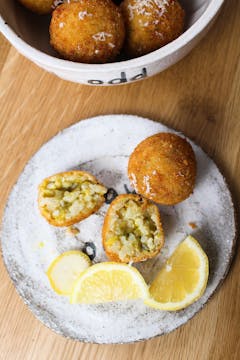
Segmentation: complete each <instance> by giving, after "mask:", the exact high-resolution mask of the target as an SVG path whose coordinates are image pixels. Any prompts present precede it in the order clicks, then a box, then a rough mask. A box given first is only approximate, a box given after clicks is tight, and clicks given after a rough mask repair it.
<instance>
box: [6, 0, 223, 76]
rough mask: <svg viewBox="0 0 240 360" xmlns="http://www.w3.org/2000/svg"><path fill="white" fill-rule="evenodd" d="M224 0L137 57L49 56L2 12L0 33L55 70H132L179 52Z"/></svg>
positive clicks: (203, 26)
mask: <svg viewBox="0 0 240 360" xmlns="http://www.w3.org/2000/svg"><path fill="white" fill-rule="evenodd" d="M224 1H225V0H211V1H210V3H209V4H208V6H207V8H206V9H205V11H204V12H203V14H202V15H201V16H200V17H199V19H198V20H197V21H196V22H195V23H194V24H193V25H192V26H191V27H190V28H189V29H187V30H186V31H185V32H184V33H183V34H182V35H180V36H179V37H178V38H177V39H175V40H173V41H172V42H170V43H169V44H167V45H165V46H163V47H162V48H160V49H158V50H155V51H153V52H151V53H149V54H147V55H143V56H140V57H138V58H134V59H130V60H124V61H119V62H113V63H106V64H84V63H77V62H73V61H69V60H64V59H60V58H56V57H54V56H52V55H48V54H46V53H44V52H42V51H40V50H38V49H36V48H34V47H33V46H31V45H29V44H27V43H26V42H25V41H24V40H22V39H21V38H20V36H18V35H17V34H16V33H15V32H14V31H13V30H12V28H11V27H10V26H9V25H8V24H7V23H6V21H5V20H4V19H3V17H2V15H1V14H0V32H2V34H3V35H4V36H5V37H6V38H7V39H8V40H9V42H10V43H11V44H12V45H13V46H14V47H15V48H16V49H17V50H18V51H19V52H20V53H21V54H23V55H24V56H26V57H27V58H29V59H31V60H32V61H36V62H37V63H41V64H44V65H48V66H50V67H54V68H56V69H61V70H71V71H72V70H77V71H84V72H85V71H96V72H98V73H99V72H104V71H106V70H108V71H114V70H122V69H123V68H124V69H131V68H136V67H144V66H146V65H147V64H149V63H154V62H156V61H159V60H160V59H163V58H165V57H167V56H169V55H171V54H172V53H174V52H176V51H178V50H179V49H180V48H182V47H184V46H185V45H186V44H187V43H188V42H190V41H191V40H193V39H194V38H195V37H196V36H197V35H198V34H199V33H201V32H202V30H203V29H204V28H205V27H206V26H207V25H208V24H209V23H210V22H211V20H212V19H213V18H214V17H215V15H216V14H217V12H218V11H219V10H220V8H221V6H222V5H223V3H224Z"/></svg>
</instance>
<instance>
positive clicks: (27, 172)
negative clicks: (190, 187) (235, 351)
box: [2, 115, 236, 343]
mask: <svg viewBox="0 0 240 360" xmlns="http://www.w3.org/2000/svg"><path fill="white" fill-rule="evenodd" d="M161 131H163V132H166V131H171V132H173V130H171V129H169V128H167V127H166V126H163V125H162V124H160V123H157V122H153V121H150V120H147V119H143V118H139V117H136V116H126V115H109V116H100V117H96V118H93V119H90V120H85V121H81V122H79V123H77V124H76V125H74V126H71V127H70V128H67V129H66V130H64V131H62V132H61V133H59V134H58V135H57V136H55V137H54V138H53V139H51V140H50V141H49V142H48V143H46V144H45V145H43V146H42V147H41V149H40V150H39V151H38V152H37V153H36V154H35V155H34V156H33V157H32V159H31V160H30V161H29V162H28V164H27V165H26V167H25V169H24V171H23V172H22V174H21V176H20V177H19V179H18V182H17V183H16V185H15V186H14V188H13V190H12V192H11V195H10V197H9V200H8V203H7V206H6V209H5V214H4V218H3V226H2V251H3V257H4V261H5V264H6V267H7V269H8V272H9V274H10V277H11V278H12V280H13V282H14V284H15V286H16V288H17V290H18V292H19V294H20V295H21V296H22V297H23V299H24V301H25V303H26V304H27V305H28V306H29V307H30V309H31V310H32V311H33V313H34V314H35V315H36V316H37V318H38V319H40V320H41V321H42V322H43V323H44V324H45V325H47V326H48V327H50V328H51V329H53V330H55V331H56V332H58V333H59V334H62V335H64V336H66V337H70V338H74V339H77V340H81V341H87V342H96V343H126V342H132V341H138V340H143V339H149V338H151V337H154V336H157V335H162V334H166V333H168V332H169V331H172V330H174V329H176V328H177V327H179V326H180V325H182V324H184V323H186V322H187V321H188V320H189V319H190V318H191V317H192V316H193V315H194V314H196V313H197V312H198V311H199V310H200V309H201V308H202V306H203V305H204V304H205V303H206V302H207V300H208V299H209V297H210V296H211V295H212V294H213V292H214V291H215V290H216V288H217V286H218V285H219V284H220V283H221V281H222V280H223V278H224V277H225V276H226V274H227V271H228V269H229V265H230V261H231V258H232V255H233V251H234V243H235V231H236V229H235V220H234V208H233V204H232V200H231V195H230V192H229V190H228V188H227V185H226V183H225V181H224V178H223V176H222V175H221V173H220V172H219V170H218V168H217V166H216V165H215V164H214V162H213V161H212V160H211V159H210V158H209V157H208V156H207V155H206V154H205V153H204V152H203V151H202V150H201V149H200V148H199V147H198V146H196V145H194V144H193V143H192V145H193V148H194V151H195V154H196V158H197V164H198V175H197V183H196V187H195V191H194V194H193V195H192V196H191V197H190V198H188V199H187V200H185V201H184V202H182V203H181V204H179V205H177V206H162V207H160V210H161V214H162V218H163V226H164V230H165V235H166V237H165V246H164V249H163V251H161V254H160V255H159V256H158V257H156V258H154V259H152V260H149V261H146V262H144V263H141V264H138V265H137V267H138V269H139V270H140V271H141V273H142V274H143V276H144V277H145V279H146V281H147V282H149V281H151V279H152V278H153V276H154V274H155V273H156V271H157V270H158V269H159V268H160V267H161V264H162V263H163V261H164V260H165V259H166V258H167V257H169V255H170V254H171V252H172V251H173V250H174V248H175V247H176V246H177V244H178V243H179V242H180V241H181V240H183V239H184V238H185V236H186V235H187V234H194V235H195V236H196V238H197V239H198V240H199V242H200V243H201V245H202V247H203V248H204V250H205V251H206V253H207V255H208V257H209V261H210V278H209V282H208V286H207V289H206V291H205V293H204V295H203V296H202V298H201V299H200V300H199V301H197V302H196V303H194V304H193V305H191V306H189V307H188V308H187V309H185V310H182V311H178V312H172V313H171V312H162V311H158V310H154V309H150V308H148V307H146V306H145V305H144V304H143V303H142V302H141V301H132V302H125V303H124V302H123V303H112V304H105V305H88V306H86V305H70V304H69V302H68V299H67V298H66V297H61V296H58V295H56V294H55V293H54V292H53V291H52V289H51V288H50V286H49V283H48V279H47V276H46V275H45V271H46V269H47V268H48V266H49V264H50V262H51V261H52V260H53V259H54V258H55V257H56V256H57V255H58V254H59V253H61V252H63V251H65V250H70V249H82V248H83V247H84V244H85V243H86V242H90V243H94V244H95V246H96V256H95V258H94V262H100V261H104V260H106V257H105V254H104V251H103V248H102V245H101V226H102V222H103V217H104V214H105V212H106V210H107V207H108V205H107V204H105V205H104V206H103V207H102V208H101V209H100V211H99V212H98V213H96V214H94V215H92V216H91V217H89V218H88V219H86V220H84V221H82V222H81V223H79V224H77V227H78V228H79V230H80V233H79V234H77V235H75V236H73V235H70V234H67V232H66V229H61V228H55V227H52V226H50V225H49V224H48V223H47V222H46V221H45V220H44V219H43V218H42V217H41V216H40V214H39V211H38V207H37V187H38V184H39V183H40V182H41V180H42V179H43V178H45V177H47V176H49V175H52V174H54V173H57V172H61V171H66V170H70V169H73V168H80V169H83V170H87V171H90V172H91V173H93V174H94V175H96V176H97V177H98V178H99V180H100V181H101V182H103V183H104V184H105V185H106V186H108V187H109V188H113V189H115V190H116V191H117V192H118V193H125V192H126V191H127V190H126V186H127V188H128V189H130V186H129V182H128V178H127V163H128V157H129V155H130V153H131V152H132V151H133V149H134V147H135V146H136V145H137V144H138V143H139V142H140V141H142V140H143V139H145V138H146V137H148V136H150V135H153V134H155V133H158V132H161ZM191 223H194V224H196V226H197V228H195V229H192V227H191V226H190V224H191Z"/></svg>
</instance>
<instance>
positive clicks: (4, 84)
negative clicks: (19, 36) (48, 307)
mask: <svg viewBox="0 0 240 360" xmlns="http://www.w3.org/2000/svg"><path fill="white" fill-rule="evenodd" d="M239 14H240V2H239V0H226V3H225V5H224V8H223V10H222V12H221V15H220V17H219V18H218V20H217V22H216V23H215V25H214V27H213V28H212V29H211V30H210V32H209V34H208V35H207V36H206V37H205V38H204V39H203V40H202V41H201V43H200V44H199V45H198V46H197V47H196V48H195V49H194V50H193V51H192V53H191V54H190V55H188V56H187V57H186V58H185V59H183V60H182V61H181V62H179V63H178V64H176V65H175V66H173V67H172V68H170V69H168V70H167V71H165V72H164V73H161V74H159V75H158V76H155V77H154V78H151V79H148V80H145V81H143V82H138V83H134V84H130V85H124V86H122V87H110V88H94V87H88V86H81V85H77V84H72V83H70V82H65V81H63V80H60V79H58V78H57V77H55V76H54V75H51V74H48V73H47V72H45V71H44V70H41V69H40V68H38V67H37V66H35V65H34V64H32V63H31V62H30V61H28V60H27V59H25V58H23V57H22V56H21V55H19V54H18V53H17V52H16V50H15V49H14V48H13V47H11V46H10V45H9V43H8V42H7V41H5V40H4V39H3V37H0V115H1V116H0V169H1V182H0V216H2V214H3V208H4V204H5V202H6V200H7V196H8V194H9V191H10V190H11V187H12V185H13V184H14V182H15V181H16V179H17V178H18V176H19V174H20V172H21V171H22V169H23V167H24V165H25V164H26V162H27V160H28V159H29V158H30V157H31V156H32V155H33V154H34V153H35V152H36V151H37V150H38V149H39V147H40V146H41V145H42V144H43V143H44V142H45V141H47V140H48V139H49V138H51V137H52V136H53V135H55V134H56V133H57V132H58V131H59V130H61V129H63V128H65V127H66V126H68V125H70V124H73V123H75V122H76V121H78V120H80V119H84V118H86V117H89V116H94V115H98V114H111V113H128V114H137V115H140V116H146V117H149V118H152V119H154V120H157V121H162V122H163V123H165V124H167V125H169V126H172V127H174V128H176V129H178V130H181V131H183V132H184V133H185V134H186V135H188V136H190V137H191V138H193V139H194V140H196V141H197V142H198V143H199V144H200V145H201V146H202V147H203V149H204V150H205V151H207V152H208V153H209V154H210V155H211V156H212V157H213V158H214V160H215V161H216V163H217V164H218V165H219V166H220V168H221V170H222V171H223V173H224V174H225V176H226V178H227V181H228V183H229V185H230V188H231V191H232V193H233V196H234V199H235V204H236V208H237V205H238V203H239V201H240V180H239V179H240V118H239V117H240V105H239V95H240V62H239V54H240V27H239ZM238 214H239V213H238ZM239 274H240V256H239V254H238V255H237V256H236V257H235V260H234V262H233V264H232V267H231V270H230V273H229V275H228V277H227V278H226V280H225V281H224V283H223V285H222V287H221V288H220V289H219V290H218V291H217V293H216V294H215V295H214V297H213V298H212V299H211V301H210V302H209V303H208V304H207V305H206V306H205V308H204V309H203V310H202V311H201V312H200V313H198V314H197V315H196V316H195V317H194V318H193V319H192V320H190V321H189V322H188V323H187V324H186V325H184V326H182V327H181V328H179V329H178V330H176V331H174V332H173V333H171V334H169V335H166V336H162V337H159V338H155V339H153V340H150V341H146V342H141V343H136V344H130V345H91V344H82V343H78V342H74V341H71V340H66V339H65V338H63V337H61V336H59V335H56V334H55V333H53V332H52V331H51V330H49V329H47V328H46V327H45V326H44V325H42V324H41V323H40V322H39V321H38V320H37V319H36V318H35V317H34V316H33V314H32V313H31V312H30V311H29V310H28V308H27V307H26V306H25V305H24V303H23V301H22V300H21V299H20V297H19V296H18V295H17V293H16V291H15V289H14V286H13V284H12V283H11V281H10V279H9V276H8V274H7V271H6V269H5V268H4V265H3V262H2V260H1V261H0V291H1V303H0V318H1V322H0V359H4V360H5V359H14V360H15V359H16V360H17V359H20V360H35V359H39V360H40V359H41V360H50V359H54V360H58V359H59V360H75V359H86V360H87V359H90V360H92V359H94V360H99V359H104V360H105V359H106V360H111V359H114V360H122V359H125V360H130V359H131V360H139V359H147V360H150V359H151V360H155V359H161V360H166V359H169V360H174V359H178V360H179V359H180V360H181V359H184V360H185V359H190V360H195V359H198V360H203V359H204V360H205V359H209V360H216V359H224V360H228V359H229V360H230V359H231V360H234V359H235V360H237V359H240V281H239Z"/></svg>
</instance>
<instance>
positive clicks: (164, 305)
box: [145, 236, 209, 311]
mask: <svg viewBox="0 0 240 360" xmlns="http://www.w3.org/2000/svg"><path fill="white" fill-rule="evenodd" d="M208 274H209V264H208V257H207V255H206V254H205V252H204V251H203V249H202V248H201V246H200V244H199V243H198V242H197V240H196V239H194V238H193V237H192V236H188V237H187V238H186V239H185V240H184V241H183V242H182V243H180V245H178V247H177V248H176V250H175V251H174V253H173V254H172V256H171V257H170V258H169V259H168V260H167V262H166V264H165V266H164V267H163V268H162V269H161V270H160V272H159V273H158V275H157V276H156V278H155V279H154V280H153V282H152V284H151V286H150V289H149V292H150V298H149V299H146V300H145V304H146V305H149V306H151V307H154V308H156V309H159V310H168V311H175V310H180V309H183V308H185V307H187V306H188V305H190V304H192V303H193V302H195V301H196V300H198V299H199V298H200V297H201V296H202V294H203V293H204V291H205V289H206V286H207V281H208Z"/></svg>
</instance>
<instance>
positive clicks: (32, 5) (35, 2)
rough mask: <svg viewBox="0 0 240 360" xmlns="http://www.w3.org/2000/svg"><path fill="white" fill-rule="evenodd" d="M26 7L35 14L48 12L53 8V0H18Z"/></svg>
mask: <svg viewBox="0 0 240 360" xmlns="http://www.w3.org/2000/svg"><path fill="white" fill-rule="evenodd" d="M18 1H19V2H20V3H21V4H22V5H23V6H25V7H26V8H27V9H29V10H31V11H32V12H35V13H37V14H40V15H43V14H49V13H51V11H52V10H53V6H54V0H18Z"/></svg>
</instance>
